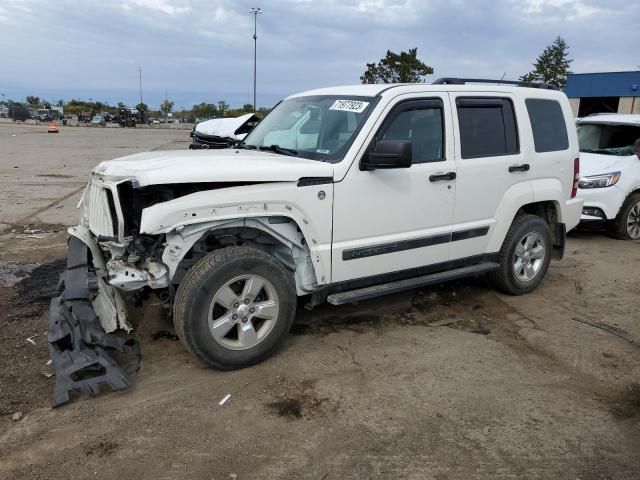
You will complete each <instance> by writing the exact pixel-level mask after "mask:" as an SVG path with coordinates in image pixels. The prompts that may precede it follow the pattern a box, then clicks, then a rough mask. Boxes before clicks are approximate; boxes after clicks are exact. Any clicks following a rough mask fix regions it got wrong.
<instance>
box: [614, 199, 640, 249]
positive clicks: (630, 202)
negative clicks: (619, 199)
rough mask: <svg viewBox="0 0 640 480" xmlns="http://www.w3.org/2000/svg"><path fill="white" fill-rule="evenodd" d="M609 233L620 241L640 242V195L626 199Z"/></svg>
mask: <svg viewBox="0 0 640 480" xmlns="http://www.w3.org/2000/svg"><path fill="white" fill-rule="evenodd" d="M610 233H611V234H612V235H613V236H614V237H616V238H620V239H621V240H640V193H632V194H631V195H629V196H628V197H627V199H626V200H625V201H624V203H623V204H622V207H620V212H618V216H617V217H616V219H615V220H614V222H613V225H612V226H611V228H610Z"/></svg>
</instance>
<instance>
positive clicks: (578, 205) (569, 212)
mask: <svg viewBox="0 0 640 480" xmlns="http://www.w3.org/2000/svg"><path fill="white" fill-rule="evenodd" d="M582 203H583V200H582V198H572V199H570V200H567V201H566V202H565V208H564V211H563V212H562V223H564V225H565V227H566V231H567V232H568V231H570V230H573V229H574V228H575V227H577V226H578V223H580V215H581V214H582Z"/></svg>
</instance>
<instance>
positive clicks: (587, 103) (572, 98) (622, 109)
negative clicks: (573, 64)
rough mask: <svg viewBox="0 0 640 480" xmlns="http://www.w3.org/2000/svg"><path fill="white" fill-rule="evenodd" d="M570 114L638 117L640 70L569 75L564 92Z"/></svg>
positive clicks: (639, 111) (639, 110)
mask: <svg viewBox="0 0 640 480" xmlns="http://www.w3.org/2000/svg"><path fill="white" fill-rule="evenodd" d="M564 91H565V93H566V94H567V97H569V102H570V103H571V108H572V109H573V114H574V115H575V116H576V117H586V116H587V115H591V114H593V113H640V70H636V71H632V72H602V73H572V74H570V75H569V77H568V78H567V84H566V86H565V88H564Z"/></svg>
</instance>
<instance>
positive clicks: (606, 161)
mask: <svg viewBox="0 0 640 480" xmlns="http://www.w3.org/2000/svg"><path fill="white" fill-rule="evenodd" d="M634 161H635V162H640V160H639V159H638V157H636V156H635V155H624V156H618V155H602V154H600V153H585V152H581V153H580V176H582V177H588V176H590V175H601V174H603V173H611V172H615V171H618V170H620V169H621V168H622V167H624V166H625V165H626V164H628V163H631V162H634Z"/></svg>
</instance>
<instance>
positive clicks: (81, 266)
mask: <svg viewBox="0 0 640 480" xmlns="http://www.w3.org/2000/svg"><path fill="white" fill-rule="evenodd" d="M70 233H71V237H70V238H69V252H68V255H67V269H66V270H65V272H64V274H63V277H62V279H61V293H60V296H58V297H56V298H54V299H53V300H52V301H51V309H50V313H49V336H48V341H49V353H50V355H51V360H52V362H53V366H54V368H55V371H56V384H55V388H54V392H53V406H54V407H57V406H59V405H62V404H63V403H66V402H68V401H69V394H70V393H71V392H82V393H86V394H88V395H95V394H97V393H98V392H99V391H100V385H101V384H107V385H109V386H110V387H111V388H112V389H113V390H122V389H125V388H127V387H129V385H130V384H131V377H130V376H131V374H133V373H135V372H136V371H137V370H138V368H139V365H140V348H139V346H138V343H137V342H136V341H135V340H134V339H133V338H131V337H129V336H127V335H119V334H114V333H110V332H113V331H114V330H116V329H117V328H122V329H124V330H126V331H129V330H130V329H131V328H130V326H129V325H128V323H127V322H126V317H125V307H124V301H123V299H122V297H121V296H120V293H119V292H118V291H117V290H116V289H114V288H113V287H111V286H110V285H108V284H107V283H106V277H105V274H106V270H105V268H104V267H105V265H104V260H103V259H102V257H101V256H100V255H98V256H96V255H95V254H94V253H93V252H94V251H95V250H96V249H97V245H95V242H93V243H94V245H90V243H91V240H89V244H88V243H85V240H84V239H82V237H84V236H86V233H87V232H84V231H83V229H82V227H74V228H73V229H70ZM88 238H89V239H90V238H91V237H90V236H89V237H88ZM91 247H94V248H91ZM96 253H98V252H96ZM120 357H121V358H120Z"/></svg>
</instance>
